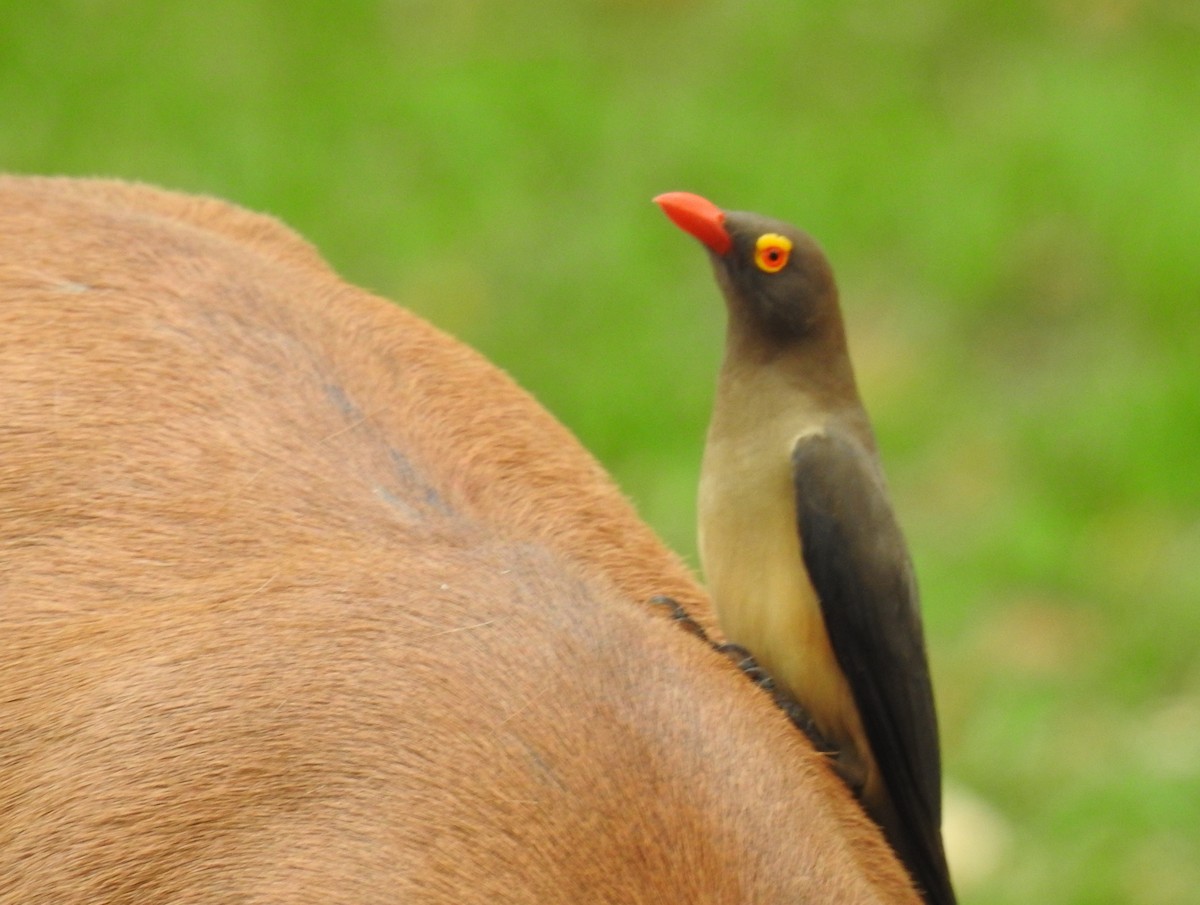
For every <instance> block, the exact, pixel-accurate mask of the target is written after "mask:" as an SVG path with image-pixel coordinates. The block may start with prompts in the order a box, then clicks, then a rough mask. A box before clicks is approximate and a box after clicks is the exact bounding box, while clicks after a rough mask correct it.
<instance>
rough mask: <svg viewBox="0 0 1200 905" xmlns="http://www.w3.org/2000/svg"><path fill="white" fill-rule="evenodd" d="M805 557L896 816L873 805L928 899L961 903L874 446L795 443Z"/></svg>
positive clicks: (929, 707) (901, 566)
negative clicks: (943, 825) (951, 874)
mask: <svg viewBox="0 0 1200 905" xmlns="http://www.w3.org/2000/svg"><path fill="white" fill-rule="evenodd" d="M792 473H793V481H794V487H795V493H796V515H797V527H798V528H799V531H800V537H801V545H802V547H803V551H804V565H805V568H806V569H807V570H808V575H809V578H810V580H811V581H812V584H813V588H814V589H815V590H816V592H817V597H818V598H819V600H820V602H821V613H822V615H823V617H824V619H825V628H826V631H827V632H828V634H829V641H830V645H831V647H832V648H833V652H834V655H835V656H836V658H837V661H838V664H839V665H840V666H841V668H842V671H843V672H844V673H845V674H846V679H847V681H848V682H849V684H850V690H851V692H852V693H853V695H854V700H855V703H856V704H857V705H858V709H859V714H860V716H861V718H862V723H863V729H864V730H865V731H866V734H867V738H868V740H869V741H870V744H871V749H872V752H873V753H874V755H875V760H876V761H877V763H878V766H879V771H880V774H881V775H882V777H883V782H884V785H885V786H886V787H887V791H888V793H889V796H890V798H891V801H892V804H893V806H894V808H895V811H896V814H895V821H894V822H895V823H896V824H897V825H895V826H888V824H889V823H892V822H893V821H892V820H888V819H882V820H880V816H881V815H873V816H875V817H876V819H877V820H880V822H881V823H882V824H883V826H884V830H885V832H887V834H888V836H889V840H890V841H891V843H892V846H893V847H894V848H895V849H896V851H897V854H899V856H900V857H901V859H902V860H904V861H905V862H906V863H907V864H908V867H909V870H910V871H911V872H912V874H913V876H914V879H915V880H916V882H917V884H918V885H919V886H920V887H921V888H922V889H923V890H924V892H925V894H926V898H927V900H928V901H930V902H936V903H939V905H944V903H952V902H954V892H953V890H952V888H951V886H950V881H949V875H948V870H947V867H946V857H945V853H944V850H943V848H942V836H941V812H942V804H941V802H942V794H941V779H942V777H941V772H942V771H941V756H940V753H939V748H938V732H937V716H936V713H935V711H934V706H933V689H932V686H931V684H930V680H929V666H928V661H927V660H926V657H925V642H924V637H923V633H922V629H921V616H920V611H919V609H918V603H917V591H916V583H915V581H914V579H913V572H912V565H911V562H910V560H909V556H908V549H907V547H906V546H905V543H904V536H903V535H902V534H901V532H900V526H899V525H898V524H897V523H896V517H895V515H894V514H893V512H892V507H891V504H890V503H889V502H888V499H887V494H886V491H885V489H884V486H883V478H882V476H881V474H880V472H879V469H878V468H877V466H876V465H875V463H874V460H873V459H872V458H871V455H870V453H868V452H867V450H865V449H864V448H863V447H862V446H861V444H859V443H858V442H856V441H855V440H854V439H853V438H851V437H849V436H846V435H841V434H838V433H837V432H830V433H827V434H817V435H812V436H809V437H804V438H801V440H800V441H799V442H798V443H797V444H796V447H795V449H793V451H792Z"/></svg>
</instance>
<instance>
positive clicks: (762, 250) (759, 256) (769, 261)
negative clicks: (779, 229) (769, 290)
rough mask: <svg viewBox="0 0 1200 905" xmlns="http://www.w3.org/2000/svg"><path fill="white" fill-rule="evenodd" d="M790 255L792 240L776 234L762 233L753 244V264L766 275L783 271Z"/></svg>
mask: <svg viewBox="0 0 1200 905" xmlns="http://www.w3.org/2000/svg"><path fill="white" fill-rule="evenodd" d="M791 253H792V240H791V239H789V238H788V237H787V236H781V235H779V234H778V233H763V234H762V235H761V236H759V237H758V241H757V242H755V243H754V263H755V264H757V265H758V269H759V270H763V271H766V272H767V273H778V272H779V271H781V270H783V268H785V267H786V266H787V262H788V256H789V255H791Z"/></svg>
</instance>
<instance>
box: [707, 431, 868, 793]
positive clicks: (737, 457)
mask: <svg viewBox="0 0 1200 905" xmlns="http://www.w3.org/2000/svg"><path fill="white" fill-rule="evenodd" d="M734 411H735V412H737V415H735V417H737V416H738V415H743V416H744V414H745V410H741V411H738V409H735V410H734ZM803 415H804V413H803V412H801V413H798V416H797V417H796V418H791V419H767V420H766V421H765V422H764V421H762V420H760V421H758V423H757V424H756V425H754V427H753V429H751V430H721V431H710V434H709V441H708V445H707V446H706V448H705V452H704V464H703V467H702V470H701V479H700V494H699V500H698V509H699V513H698V514H699V523H700V525H699V527H700V531H699V541H700V544H699V546H700V558H701V564H702V566H703V568H704V574H705V577H706V580H707V582H708V587H709V591H710V592H711V594H712V597H713V602H714V605H715V606H716V610H717V616H718V618H719V619H720V622H721V627H722V629H723V630H724V631H725V633H726V635H727V636H728V638H729V640H731V641H733V642H735V643H737V644H740V645H742V646H743V647H745V648H746V649H747V650H749V651H750V652H751V654H753V655H754V657H755V659H757V660H758V661H759V663H761V664H762V665H763V666H764V667H765V668H766V669H767V671H768V672H769V673H770V674H771V675H772V676H773V677H774V678H775V680H776V681H777V682H778V683H779V684H780V685H781V686H782V687H783V688H784V690H786V691H787V692H788V693H789V694H790V695H791V696H792V697H793V698H795V699H796V701H797V702H799V703H800V704H801V705H802V706H803V707H804V708H805V709H806V710H807V711H808V712H809V715H810V716H811V717H812V718H813V720H814V721H815V723H816V725H817V728H818V729H820V731H821V732H822V734H824V735H825V736H826V738H827V739H828V740H829V741H830V742H832V743H833V744H834V745H836V746H837V747H838V749H839V750H840V751H841V753H842V754H841V757H840V758H839V760H840V761H841V766H842V768H843V771H844V772H846V773H847V774H849V775H848V777H847V778H853V780H856V784H859V783H865V784H868V785H870V784H873V783H871V780H872V779H874V777H873V776H872V775H871V774H874V772H875V771H874V769H873V764H871V755H870V749H869V747H868V745H867V742H866V736H865V734H864V732H863V728H862V722H861V720H860V719H859V716H858V708H857V706H856V705H855V703H854V698H853V695H852V694H851V691H850V686H849V684H848V682H847V681H846V677H845V675H844V674H843V673H842V671H841V668H840V667H839V666H838V664H837V661H836V659H835V657H834V654H833V649H832V648H831V647H830V645H829V638H828V635H827V634H826V631H825V621H824V618H823V617H822V615H821V608H820V603H819V602H818V600H817V596H816V592H815V591H814V590H813V587H812V584H811V583H810V581H809V579H808V573H807V571H806V570H805V568H804V561H803V558H802V555H801V542H800V536H799V533H798V529H797V524H796V509H795V503H794V502H793V495H794V490H793V484H792V474H791V451H792V448H793V447H794V446H795V443H796V441H797V440H798V439H799V438H800V437H801V436H803V435H804V434H807V433H814V432H817V431H820V430H821V429H822V428H821V423H820V421H817V420H814V419H805V418H804V417H803ZM805 421H807V423H804V422H805ZM715 426H716V422H715V421H714V427H715ZM718 438H721V439H718Z"/></svg>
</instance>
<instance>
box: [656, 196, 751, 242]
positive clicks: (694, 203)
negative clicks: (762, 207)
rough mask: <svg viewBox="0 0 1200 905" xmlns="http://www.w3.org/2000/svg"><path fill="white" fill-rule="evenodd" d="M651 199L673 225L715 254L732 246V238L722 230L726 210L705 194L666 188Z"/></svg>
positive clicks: (723, 228)
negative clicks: (664, 191) (701, 195)
mask: <svg viewBox="0 0 1200 905" xmlns="http://www.w3.org/2000/svg"><path fill="white" fill-rule="evenodd" d="M654 203H655V204H657V205H658V206H659V207H661V208H662V210H663V213H664V214H666V215H667V216H668V217H670V218H671V220H672V221H673V222H674V223H675V225H676V226H678V227H679V228H680V229H682V230H683V231H684V232H688V233H691V234H692V235H693V236H695V237H696V238H697V239H699V240H700V241H701V242H703V243H704V244H705V245H707V246H708V247H709V248H711V249H712V250H713V251H714V252H716V253H717V254H719V255H723V254H725V253H726V252H728V251H729V249H730V248H732V247H733V239H732V237H730V235H729V233H728V232H726V231H725V212H724V211H723V210H721V209H720V208H719V207H717V206H716V205H715V204H713V203H712V202H711V201H709V200H708V199H707V198H701V197H700V196H699V195H693V194H692V193H691V192H667V193H666V194H664V195H659V196H658V197H657V198H655V199H654Z"/></svg>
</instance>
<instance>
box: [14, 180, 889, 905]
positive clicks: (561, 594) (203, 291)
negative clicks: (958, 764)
mask: <svg viewBox="0 0 1200 905" xmlns="http://www.w3.org/2000/svg"><path fill="white" fill-rule="evenodd" d="M0 392H2V394H3V400H4V402H3V416H2V418H0V902H3V903H42V902H46V903H49V902H54V903H75V902H79V903H83V902H87V903H97V902H113V903H118V902H131V903H132V902H138V903H151V902H166V901H171V902H215V901H222V902H233V901H238V902H243V901H245V902H256V901H257V902H268V901H269V902H294V903H309V902H311V903H316V902H321V903H328V902H353V903H373V902H408V901H413V902H417V901H419V902H456V903H472V902H480V903H482V902H542V903H546V902H661V901H679V902H684V901H695V902H713V903H718V902H729V903H733V902H751V901H753V902H774V901H779V902H797V901H812V902H831V901H846V902H872V901H891V900H895V901H913V899H911V893H909V891H908V885H907V880H906V878H905V875H904V873H903V872H902V870H901V869H900V868H899V866H898V865H897V864H896V863H895V861H894V859H893V858H892V856H891V854H890V852H889V851H888V850H887V848H886V846H885V845H884V844H883V843H882V841H881V839H880V838H879V836H878V833H877V832H876V831H875V830H874V828H873V827H872V826H870V825H869V823H867V821H866V820H865V819H864V818H863V816H862V815H861V813H860V812H859V810H858V808H857V806H856V805H855V804H854V803H853V802H852V801H851V800H850V798H849V796H848V795H847V794H846V792H845V790H844V789H842V788H841V786H840V785H839V784H838V782H837V780H836V779H834V778H833V777H832V774H831V773H830V771H829V770H828V769H827V768H826V767H825V765H824V764H822V763H820V761H819V758H818V757H817V756H816V755H815V754H813V752H812V751H811V748H810V747H809V746H808V745H807V744H806V743H805V742H804V741H803V740H802V739H800V738H799V737H798V735H797V734H796V733H795V732H794V730H792V729H791V728H790V726H788V725H787V724H786V722H785V721H784V720H783V719H782V718H781V717H780V715H779V714H778V713H776V712H775V711H774V710H773V709H772V708H771V706H770V704H769V702H768V701H767V700H766V698H765V696H763V695H761V694H759V693H758V692H757V690H756V689H754V688H753V687H752V686H751V685H750V683H748V682H746V681H745V680H744V678H743V677H742V676H740V675H738V674H737V673H736V671H735V670H733V669H732V668H731V667H730V666H729V664H728V663H727V662H725V661H724V660H723V659H722V658H720V657H718V656H717V655H715V654H713V653H712V652H711V651H710V650H709V649H708V648H707V647H705V646H704V645H703V644H701V643H699V642H698V641H697V640H696V639H695V638H693V637H692V636H691V635H690V634H688V633H686V632H684V631H682V630H681V629H680V628H679V627H678V626H675V625H673V624H672V623H671V622H670V621H669V620H667V619H664V618H662V616H661V614H659V613H656V612H654V611H653V609H652V608H651V607H649V606H647V605H646V603H645V601H646V600H648V598H650V597H651V596H652V595H655V594H666V595H670V596H672V597H675V598H676V599H678V600H680V601H681V602H683V604H684V605H685V606H686V607H687V608H688V609H689V610H692V611H694V612H696V613H698V614H699V615H700V618H701V620H702V621H704V622H705V623H706V624H708V625H711V619H710V618H709V616H708V615H707V614H708V610H707V603H706V602H705V600H704V599H703V597H702V596H701V594H700V592H699V591H698V589H697V588H696V586H695V585H694V584H693V582H692V580H691V578H690V576H689V575H688V574H687V572H686V570H685V569H684V568H683V567H682V565H681V564H680V563H679V562H678V560H677V559H676V558H675V557H674V556H672V555H671V554H669V553H668V552H667V551H666V550H665V549H664V548H663V547H662V546H661V545H660V544H659V542H658V541H657V540H656V539H655V538H654V537H653V535H652V534H651V532H650V531H649V529H648V528H646V527H645V526H644V525H643V524H642V523H641V522H640V521H639V520H638V519H637V518H636V516H635V515H634V514H633V512H632V511H631V510H630V508H629V507H628V506H627V504H626V503H625V502H624V501H623V500H622V499H621V497H620V495H619V493H618V492H617V491H616V490H615V488H614V487H613V486H612V485H611V482H610V481H609V480H608V479H607V477H606V476H605V475H604V473H603V471H602V470H601V469H600V468H599V467H598V466H597V465H596V464H595V463H594V462H593V461H592V459H591V458H590V457H589V456H587V455H586V453H584V452H583V451H582V450H581V449H580V448H579V447H578V445H577V444H576V443H575V441H574V440H573V439H572V438H571V437H570V436H569V435H568V434H567V433H566V431H565V430H563V429H562V428H561V427H560V426H559V425H557V424H556V423H555V422H554V421H553V419H551V418H550V417H549V416H548V415H547V414H545V413H544V412H543V411H542V410H541V409H540V408H539V407H537V406H536V405H535V404H534V403H533V402H532V401H531V400H530V399H529V398H528V397H527V396H526V395H525V394H524V393H522V392H521V391H520V390H519V389H517V388H516V387H515V386H514V385H513V384H512V383H511V382H510V381H508V380H507V379H506V378H505V377H503V375H501V374H500V373H499V372H498V371H496V370H495V369H494V368H493V367H491V366H490V365H488V364H487V363H486V362H485V361H483V360H482V359H481V358H479V357H478V356H477V355H476V354H475V353H473V352H471V351H470V350H468V349H466V348H465V347H463V346H462V345H460V344H458V343H455V342H454V341H453V340H450V339H449V338H447V337H445V336H444V335H443V334H441V333H439V332H438V331H436V330H434V329H432V328H431V327H429V326H428V325H426V324H425V323H423V322H422V321H420V320H419V319H417V318H414V317H413V316H411V315H409V314H407V313H405V312H403V311H402V310H400V309H398V308H396V307H394V306H392V305H389V304H388V303H386V302H384V301H382V300H380V299H377V298H374V297H372V296H370V295H368V294H366V293H363V292H361V291H360V290H357V289H354V288H352V287H349V286H347V285H346V284H344V283H342V282H341V281H339V280H338V279H337V278H336V277H335V276H334V275H333V274H332V272H331V271H329V269H328V268H327V267H326V266H325V265H324V264H323V263H322V262H321V260H320V258H319V257H318V256H317V255H316V254H315V252H313V251H312V249H311V248H310V247H309V246H307V245H306V244H305V243H304V242H302V241H301V240H300V239H298V238H297V237H295V236H294V235H293V234H292V233H290V232H288V231H287V230H285V229H284V228H282V227H281V226H279V225H278V224H277V223H275V222H274V221H272V220H270V219H269V218H264V217H260V216H258V215H253V214H249V213H246V212H244V211H240V210H237V209H235V208H231V207H229V206H227V205H224V204H222V203H220V202H216V201H210V200H204V199H194V198H185V197H182V196H178V195H172V194H168V193H164V192H159V191H157V190H153V189H149V188H145V187H135V186H127V185H121V184H116V183H91V182H77V181H66V180H30V179H14V178H5V179H0Z"/></svg>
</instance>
